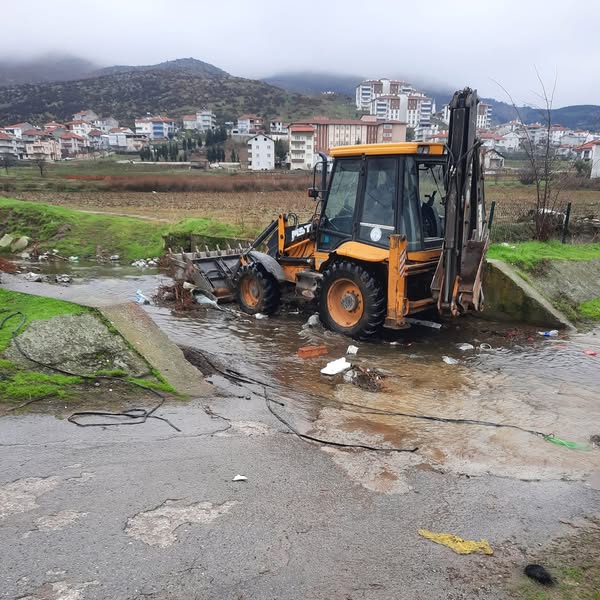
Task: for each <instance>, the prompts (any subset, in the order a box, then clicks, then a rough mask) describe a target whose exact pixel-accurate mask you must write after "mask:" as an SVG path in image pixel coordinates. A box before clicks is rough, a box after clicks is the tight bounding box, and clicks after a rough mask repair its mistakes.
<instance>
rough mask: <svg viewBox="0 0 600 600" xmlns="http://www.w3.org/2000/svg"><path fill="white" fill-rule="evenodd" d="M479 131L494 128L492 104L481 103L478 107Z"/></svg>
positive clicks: (477, 124) (477, 125)
mask: <svg viewBox="0 0 600 600" xmlns="http://www.w3.org/2000/svg"><path fill="white" fill-rule="evenodd" d="M475 126H476V127H477V129H489V128H490V127H491V126H492V107H491V105H490V104H486V103H485V102H480V103H479V104H478V105H477V123H476V125H475Z"/></svg>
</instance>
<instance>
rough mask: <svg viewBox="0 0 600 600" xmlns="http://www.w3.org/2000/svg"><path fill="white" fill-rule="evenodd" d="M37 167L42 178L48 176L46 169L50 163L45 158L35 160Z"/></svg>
mask: <svg viewBox="0 0 600 600" xmlns="http://www.w3.org/2000/svg"><path fill="white" fill-rule="evenodd" d="M35 165H36V167H37V168H38V169H39V170H40V177H45V176H46V167H47V166H48V162H47V161H46V159H45V158H36V160H35Z"/></svg>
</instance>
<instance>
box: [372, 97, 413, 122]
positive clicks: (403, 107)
mask: <svg viewBox="0 0 600 600" xmlns="http://www.w3.org/2000/svg"><path fill="white" fill-rule="evenodd" d="M407 109H408V96H407V95H405V94H403V95H400V96H393V95H391V94H386V95H383V96H378V97H377V98H373V100H371V102H370V104H369V114H371V115H374V116H375V117H377V118H378V119H383V120H389V121H403V122H406V114H407Z"/></svg>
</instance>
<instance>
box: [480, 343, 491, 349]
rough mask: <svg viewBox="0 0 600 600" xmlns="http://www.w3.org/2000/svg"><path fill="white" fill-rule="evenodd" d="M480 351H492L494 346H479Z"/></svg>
mask: <svg viewBox="0 0 600 600" xmlns="http://www.w3.org/2000/svg"><path fill="white" fill-rule="evenodd" d="M479 349H480V350H492V345H491V344H485V343H483V344H479Z"/></svg>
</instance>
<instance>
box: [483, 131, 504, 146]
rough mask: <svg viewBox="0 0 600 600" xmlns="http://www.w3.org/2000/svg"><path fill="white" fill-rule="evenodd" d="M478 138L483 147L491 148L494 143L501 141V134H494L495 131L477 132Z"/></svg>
mask: <svg viewBox="0 0 600 600" xmlns="http://www.w3.org/2000/svg"><path fill="white" fill-rule="evenodd" d="M479 139H480V140H481V145H482V146H483V147H484V148H489V149H493V148H495V147H496V144H498V143H500V142H501V141H502V136H500V135H496V134H495V133H489V132H484V133H480V134H479Z"/></svg>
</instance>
